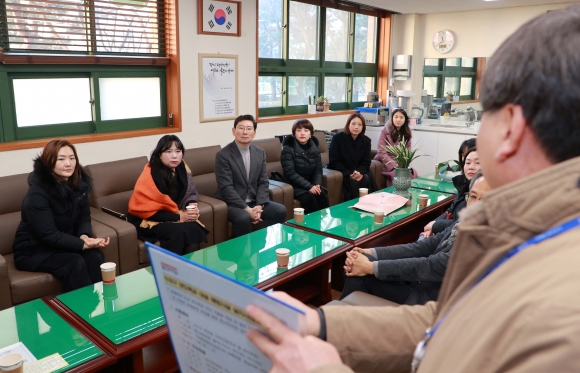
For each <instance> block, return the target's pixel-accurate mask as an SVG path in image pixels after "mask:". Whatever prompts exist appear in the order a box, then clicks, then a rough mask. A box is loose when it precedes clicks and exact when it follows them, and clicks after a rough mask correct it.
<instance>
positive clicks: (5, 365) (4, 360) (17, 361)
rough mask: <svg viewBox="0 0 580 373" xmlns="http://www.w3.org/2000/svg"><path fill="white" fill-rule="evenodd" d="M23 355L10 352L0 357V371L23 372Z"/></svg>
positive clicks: (9, 372) (8, 372)
mask: <svg viewBox="0 0 580 373" xmlns="http://www.w3.org/2000/svg"><path fill="white" fill-rule="evenodd" d="M23 362H24V361H23V357H22V355H20V354H17V353H12V354H8V355H4V356H2V357H1V358H0V372H3V373H4V372H6V373H23V372H24V365H23Z"/></svg>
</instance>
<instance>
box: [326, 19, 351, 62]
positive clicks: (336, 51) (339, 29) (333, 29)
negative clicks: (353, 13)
mask: <svg viewBox="0 0 580 373" xmlns="http://www.w3.org/2000/svg"><path fill="white" fill-rule="evenodd" d="M348 29H349V22H348V12H345V11H342V10H336V9H330V8H327V9H326V33H325V36H326V42H325V45H326V48H325V59H326V61H344V62H346V61H348Z"/></svg>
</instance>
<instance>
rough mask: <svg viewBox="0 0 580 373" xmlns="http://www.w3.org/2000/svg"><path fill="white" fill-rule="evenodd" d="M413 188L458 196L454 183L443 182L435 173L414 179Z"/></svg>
mask: <svg viewBox="0 0 580 373" xmlns="http://www.w3.org/2000/svg"><path fill="white" fill-rule="evenodd" d="M411 186H412V187H414V188H418V189H426V190H433V191H438V192H443V193H450V194H457V189H455V186H454V185H453V182H451V181H446V180H443V179H442V178H441V176H439V174H438V173H435V172H433V173H430V174H426V175H423V176H419V177H418V178H416V179H413V180H412V181H411Z"/></svg>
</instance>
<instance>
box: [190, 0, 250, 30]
mask: <svg viewBox="0 0 580 373" xmlns="http://www.w3.org/2000/svg"><path fill="white" fill-rule="evenodd" d="M241 17H242V3H241V2H239V1H231V0H220V1H214V0H197V33H198V34H209V35H223V36H240V35H241V34H242V18H241Z"/></svg>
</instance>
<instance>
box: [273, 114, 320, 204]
mask: <svg viewBox="0 0 580 373" xmlns="http://www.w3.org/2000/svg"><path fill="white" fill-rule="evenodd" d="M313 134H314V127H313V126H312V123H310V121H309V120H308V119H299V120H297V121H296V122H294V125H293V126H292V136H287V137H286V138H285V139H284V143H283V148H282V155H281V156H280V162H281V163H282V169H283V170H284V176H283V180H284V182H285V183H287V184H290V185H292V187H293V188H294V198H296V199H297V200H299V201H300V205H301V206H302V207H303V208H304V212H305V213H306V214H309V213H311V212H314V211H318V210H321V209H324V208H327V207H328V194H327V193H326V191H325V188H324V187H323V186H322V159H321V158H320V149H319V148H318V139H317V138H316V137H313Z"/></svg>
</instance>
